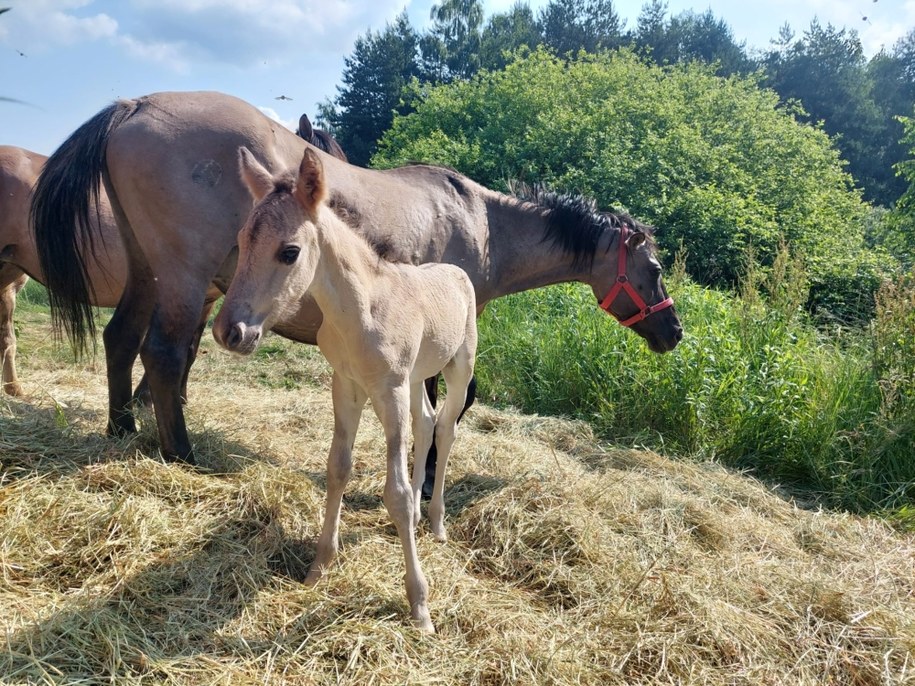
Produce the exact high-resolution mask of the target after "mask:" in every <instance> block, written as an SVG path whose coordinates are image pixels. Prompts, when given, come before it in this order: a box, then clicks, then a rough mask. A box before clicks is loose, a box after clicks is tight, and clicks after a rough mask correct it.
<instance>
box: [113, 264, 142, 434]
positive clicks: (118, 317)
mask: <svg viewBox="0 0 915 686" xmlns="http://www.w3.org/2000/svg"><path fill="white" fill-rule="evenodd" d="M142 289H143V286H142V285H140V286H139V287H138V286H137V285H136V284H135V283H134V282H128V284H127V287H126V289H125V290H124V295H123V296H122V297H121V301H120V302H119V303H118V306H117V308H115V310H114V315H113V316H112V317H111V321H109V322H108V325H107V326H106V327H105V332H104V334H103V340H104V342H105V362H106V366H107V371H108V433H109V434H112V435H115V436H124V435H126V434H130V433H136V431H137V423H136V420H135V419H134V416H133V411H132V408H131V398H132V396H131V393H130V388H131V372H132V371H133V363H134V360H136V359H137V354H138V353H139V351H140V344H141V343H142V342H143V334H144V333H145V331H146V325H147V324H148V323H149V318H150V315H151V313H152V308H153V300H152V294H151V293H147V294H146V297H141V296H137V295H136V293H137V291H140V292H142Z"/></svg>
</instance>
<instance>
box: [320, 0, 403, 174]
mask: <svg viewBox="0 0 915 686" xmlns="http://www.w3.org/2000/svg"><path fill="white" fill-rule="evenodd" d="M418 43H419V38H418V36H417V35H416V33H415V32H414V31H413V28H412V27H411V26H410V22H409V19H408V18H407V15H406V12H403V13H401V14H400V15H399V16H398V17H397V18H396V19H395V20H394V23H393V24H388V25H386V26H385V28H384V30H383V31H381V32H378V33H374V32H372V31H369V32H368V33H366V34H365V35H364V36H360V37H359V38H357V39H356V44H355V47H354V48H353V54H352V55H351V56H350V57H347V58H346V59H345V61H344V64H345V66H344V69H343V76H342V79H341V80H342V82H343V85H342V86H338V87H337V90H338V91H339V94H338V96H337V98H336V99H335V100H334V101H333V102H330V101H328V102H325V103H323V104H322V105H320V106H319V116H318V125H319V126H323V127H325V128H327V129H328V130H329V131H330V132H331V133H332V134H333V135H334V137H335V138H336V139H337V141H338V142H339V143H340V146H341V147H342V148H343V150H345V151H346V154H347V156H348V158H349V160H350V162H352V163H353V164H361V165H365V164H367V163H368V160H369V158H370V157H371V155H372V154H373V152H374V151H375V142H376V141H377V140H378V137H379V136H380V135H381V133H382V132H383V131H384V130H385V129H387V128H388V126H390V124H391V120H392V119H393V118H394V114H395V112H397V111H402V110H403V105H402V102H401V95H402V93H403V89H404V86H405V85H406V84H407V83H408V82H409V81H410V79H411V78H414V77H416V76H417V75H418V74H419V67H418V64H417V61H416V52H417V49H418Z"/></svg>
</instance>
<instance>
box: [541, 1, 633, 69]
mask: <svg viewBox="0 0 915 686" xmlns="http://www.w3.org/2000/svg"><path fill="white" fill-rule="evenodd" d="M539 24H540V31H541V35H542V37H543V44H544V45H546V46H548V47H550V48H551V49H552V50H553V51H554V52H555V53H556V54H557V55H565V54H566V53H576V52H578V51H579V50H584V51H585V52H592V53H593V52H599V51H601V50H606V49H608V48H615V47H618V46H619V45H621V44H622V42H623V33H622V28H623V25H622V23H621V22H620V18H619V15H618V14H617V13H616V11H615V10H614V9H613V0H550V2H549V3H548V4H547V5H546V6H545V7H544V8H543V9H542V10H541V12H540V18H539Z"/></svg>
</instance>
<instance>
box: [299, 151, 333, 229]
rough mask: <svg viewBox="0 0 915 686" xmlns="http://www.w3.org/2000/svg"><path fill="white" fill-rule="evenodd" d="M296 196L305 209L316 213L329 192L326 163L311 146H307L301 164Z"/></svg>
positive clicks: (310, 212)
mask: <svg viewBox="0 0 915 686" xmlns="http://www.w3.org/2000/svg"><path fill="white" fill-rule="evenodd" d="M294 194H295V197H296V198H297V199H298V201H299V202H300V203H302V207H304V208H305V211H306V212H308V213H309V214H312V215H314V214H316V212H317V209H318V205H319V204H321V201H322V200H324V196H325V195H326V194H327V184H326V183H325V182H324V165H323V164H322V163H321V159H320V158H319V157H318V153H316V152H315V151H314V150H312V149H311V148H305V154H304V155H302V162H301V164H299V178H298V180H297V181H296V184H295V191H294Z"/></svg>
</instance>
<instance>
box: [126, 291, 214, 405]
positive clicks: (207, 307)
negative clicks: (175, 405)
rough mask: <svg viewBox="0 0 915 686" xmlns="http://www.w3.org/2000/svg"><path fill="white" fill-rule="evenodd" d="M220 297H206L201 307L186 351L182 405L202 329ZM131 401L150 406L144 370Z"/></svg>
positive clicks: (150, 401) (182, 382)
mask: <svg viewBox="0 0 915 686" xmlns="http://www.w3.org/2000/svg"><path fill="white" fill-rule="evenodd" d="M220 295H222V294H221V293H219V292H216V294H215V295H213V296H212V297H211V296H210V295H208V296H207V300H206V302H205V303H204V305H203V314H201V316H200V323H199V324H198V325H197V331H196V332H195V333H194V340H193V341H192V342H191V347H190V350H189V351H188V357H187V365H186V366H185V369H184V376H183V377H182V378H181V401H182V402H183V403H184V404H187V380H188V377H189V376H190V374H191V367H193V366H194V360H196V359H197V351H198V350H199V349H200V339H201V337H202V336H203V331H204V329H206V325H207V321H208V320H209V318H210V314H211V313H212V312H213V306H214V305H215V304H216V300H217V299H218V298H219V296H220ZM133 401H134V403H135V404H137V405H143V406H145V407H149V406H151V405H152V394H151V393H150V391H149V379H148V378H147V376H146V372H145V370H144V372H143V378H142V379H140V383H138V384H137V387H136V390H134V392H133Z"/></svg>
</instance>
